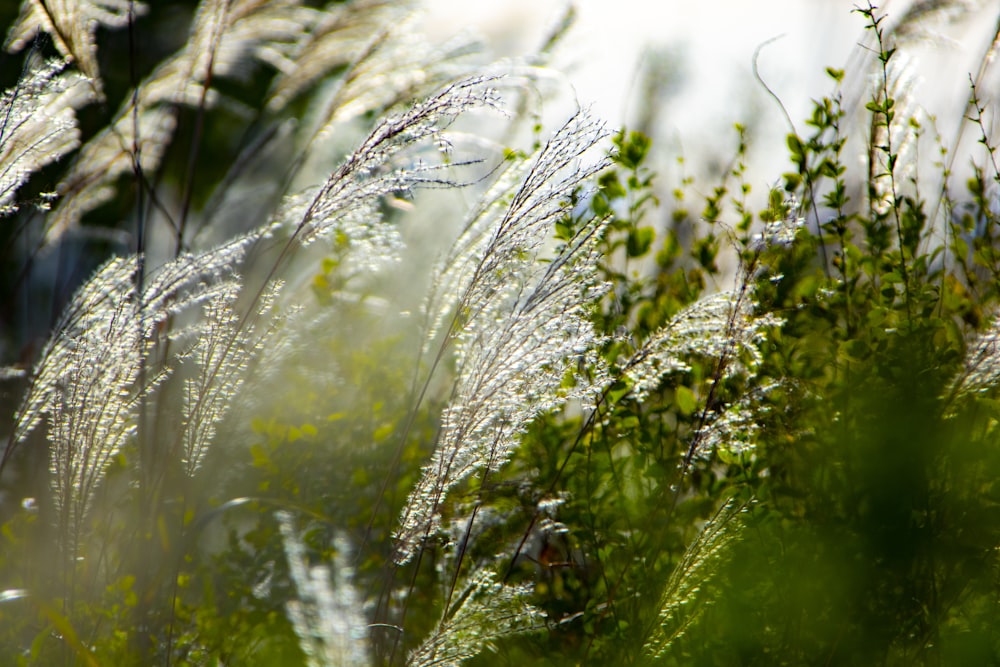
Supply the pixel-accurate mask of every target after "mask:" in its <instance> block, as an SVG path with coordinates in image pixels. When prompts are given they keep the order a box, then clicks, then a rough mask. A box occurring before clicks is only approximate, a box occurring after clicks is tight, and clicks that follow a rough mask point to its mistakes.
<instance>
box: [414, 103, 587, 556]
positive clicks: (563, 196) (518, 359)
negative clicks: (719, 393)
mask: <svg viewBox="0 0 1000 667" xmlns="http://www.w3.org/2000/svg"><path fill="white" fill-rule="evenodd" d="M603 136H604V128H603V126H602V125H601V124H600V123H599V122H597V121H595V120H594V119H592V118H591V117H590V116H589V115H588V114H587V113H586V112H582V111H581V112H579V113H577V114H576V115H574V116H573V118H571V119H570V120H569V121H568V122H567V123H566V124H565V125H564V126H563V127H562V128H561V129H560V130H559V131H558V132H556V134H555V135H554V136H553V137H552V139H550V140H549V142H548V143H547V144H546V146H545V147H544V148H543V149H542V150H541V151H540V152H539V154H538V156H537V157H536V159H535V161H534V163H533V165H532V168H531V169H530V170H529V172H528V173H527V176H526V178H525V180H524V182H523V183H522V184H521V187H520V188H519V189H518V190H517V191H516V192H515V193H514V196H513V200H512V201H511V203H510V205H509V206H508V208H507V210H506V212H505V214H504V216H503V217H502V218H501V219H500V220H499V222H498V224H497V226H496V227H495V231H494V232H493V236H492V239H491V241H490V243H489V244H488V245H487V246H486V247H485V248H484V249H483V253H482V255H480V256H479V257H475V256H471V257H469V258H467V260H468V261H470V262H473V263H474V264H475V266H476V269H475V271H474V272H472V275H471V276H470V279H469V282H468V283H467V284H466V285H465V286H464V287H460V289H461V290H463V291H464V294H463V296H462V297H461V299H460V300H459V302H458V304H457V313H456V315H455V320H454V321H453V323H452V326H451V329H450V330H449V332H448V338H453V339H454V341H455V342H456V344H457V345H456V348H457V349H456V354H457V367H458V377H457V379H456V382H455V390H454V395H453V399H452V401H451V403H450V405H449V406H448V408H447V409H446V410H445V412H444V414H443V416H442V425H441V431H440V435H439V438H438V443H437V445H436V447H435V450H434V454H433V457H432V460H431V462H430V463H429V464H428V465H427V466H426V467H425V468H424V471H423V474H422V476H421V479H420V481H419V482H418V483H417V487H416V488H415V489H414V490H413V491H412V492H411V494H410V498H409V502H408V503H407V506H406V508H405V509H404V510H403V513H402V517H401V519H400V528H399V529H398V531H397V533H396V540H397V554H396V558H397V562H400V563H403V562H406V561H408V560H409V559H410V558H412V557H413V555H414V554H415V553H416V551H417V548H418V546H419V544H420V543H421V541H422V540H423V539H424V538H425V537H427V536H429V535H430V534H431V533H433V532H434V531H435V530H437V528H438V525H439V521H440V507H441V503H442V501H443V499H444V497H445V495H446V494H447V492H448V490H449V489H451V488H452V487H454V486H455V485H456V484H458V483H459V482H460V481H462V480H464V479H466V478H467V477H469V476H470V475H471V474H472V473H473V472H475V471H477V470H482V471H483V473H484V474H490V473H492V472H494V471H496V470H498V469H499V468H500V467H501V466H503V465H504V464H505V463H506V461H507V459H508V458H509V457H510V454H511V451H512V450H513V448H514V447H516V445H517V440H518V438H519V437H520V435H521V433H522V432H523V431H524V429H525V428H526V427H527V425H528V424H529V423H530V422H531V420H532V419H534V418H535V417H536V416H537V415H538V414H540V413H542V412H545V411H548V410H552V409H555V408H557V407H559V406H560V405H562V404H564V403H565V402H566V401H567V400H570V399H583V400H589V399H592V398H593V396H592V391H593V386H594V385H595V384H600V383H601V382H602V381H603V375H602V369H603V365H602V363H601V362H600V360H599V359H598V358H597V357H596V352H595V350H596V349H597V348H598V347H599V346H600V343H601V337H600V335H599V334H598V333H597V332H596V331H595V330H594V327H593V324H592V322H591V321H590V318H589V316H588V315H589V310H588V309H589V308H590V306H591V304H592V303H593V301H594V300H595V299H597V298H599V297H600V295H601V294H602V293H603V290H604V289H605V286H604V285H603V284H602V283H600V281H599V279H598V277H597V269H596V265H597V261H598V254H597V243H598V240H599V237H600V234H601V230H602V229H603V227H604V221H602V220H592V221H591V222H590V223H588V224H586V225H584V226H583V227H582V228H581V229H580V230H579V231H578V233H577V235H576V236H575V237H574V238H573V239H572V240H570V241H569V242H568V243H566V244H565V245H563V246H561V247H560V248H559V249H557V251H556V253H555V255H554V257H552V258H551V259H550V260H548V261H545V260H544V259H543V258H542V251H543V245H544V243H545V241H546V240H547V239H548V238H549V235H550V234H551V230H552V229H553V228H554V225H555V222H556V221H557V220H559V219H560V218H562V217H563V216H565V215H567V214H568V213H569V209H570V207H571V205H570V202H571V201H572V197H571V195H572V193H574V192H576V191H577V190H578V189H579V188H580V186H581V184H582V183H584V182H585V181H586V180H587V179H589V178H590V177H591V176H593V175H594V174H595V173H597V172H598V171H599V170H600V169H602V168H603V167H604V165H605V163H604V161H603V160H598V161H595V162H592V163H590V164H580V161H581V160H582V159H583V156H584V154H585V153H586V152H587V151H588V150H589V149H590V148H592V147H593V146H594V145H595V144H596V143H597V142H598V141H600V139H601V138H602V137H603ZM477 248H478V246H476V245H473V247H472V249H473V250H476V249H477ZM447 343H448V341H445V344H447ZM581 359H585V361H586V364H587V365H588V366H589V367H590V368H592V369H594V376H593V377H591V378H583V377H573V378H572V379H571V380H569V379H568V376H571V375H572V376H577V375H578V374H577V373H576V372H575V371H576V368H577V364H578V362H579V361H580V360H581Z"/></svg>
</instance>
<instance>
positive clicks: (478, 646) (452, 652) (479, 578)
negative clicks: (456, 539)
mask: <svg viewBox="0 0 1000 667" xmlns="http://www.w3.org/2000/svg"><path fill="white" fill-rule="evenodd" d="M496 579H497V575H496V573H494V572H491V571H490V570H480V571H479V572H477V573H476V574H475V575H473V576H472V578H471V580H469V581H468V582H467V583H466V584H465V586H464V587H463V589H462V590H461V591H460V594H459V596H458V599H457V601H456V602H455V603H454V604H452V606H451V608H450V609H447V610H445V613H444V616H443V617H442V619H441V622H440V623H439V624H438V626H437V628H435V630H434V632H432V633H431V635H430V637H428V638H427V639H426V640H425V641H424V642H423V643H422V644H421V645H420V646H419V647H417V648H416V649H414V650H413V651H412V652H411V653H410V654H409V656H407V660H406V664H407V665H408V666H409V667H437V666H440V667H457V666H458V665H461V664H462V663H463V662H464V661H466V660H469V659H471V658H474V657H475V656H477V655H479V653H481V652H482V650H483V649H484V648H492V646H493V643H494V642H496V641H497V640H500V639H503V638H504V637H511V636H513V635H518V634H522V633H524V632H531V631H532V630H538V629H540V628H542V627H544V625H543V624H544V621H545V613H544V612H542V611H541V610H539V609H538V608H537V607H534V606H532V605H531V604H529V603H528V602H527V597H528V596H529V595H530V594H531V587H530V586H528V585H521V586H505V585H503V584H502V583H500V582H498V581H497V580H496Z"/></svg>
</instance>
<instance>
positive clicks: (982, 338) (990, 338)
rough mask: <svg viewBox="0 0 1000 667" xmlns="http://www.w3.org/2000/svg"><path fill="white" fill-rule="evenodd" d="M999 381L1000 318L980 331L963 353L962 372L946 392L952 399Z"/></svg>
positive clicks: (986, 387) (991, 385)
mask: <svg viewBox="0 0 1000 667" xmlns="http://www.w3.org/2000/svg"><path fill="white" fill-rule="evenodd" d="M998 383H1000V318H996V319H994V320H993V324H992V325H990V327H989V328H988V329H987V330H985V331H983V332H982V333H980V334H979V335H978V336H977V337H976V339H975V341H973V342H972V343H971V344H970V345H969V346H968V350H967V351H966V353H965V361H964V364H963V369H962V372H961V373H960V374H959V375H958V377H956V378H955V379H954V380H953V381H952V383H951V388H950V390H949V392H948V395H949V397H951V398H952V399H954V398H959V397H962V396H969V395H972V394H979V393H984V392H987V391H989V390H991V389H994V388H995V387H996V386H997V385H998Z"/></svg>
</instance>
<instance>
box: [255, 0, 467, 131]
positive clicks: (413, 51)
mask: <svg viewBox="0 0 1000 667" xmlns="http://www.w3.org/2000/svg"><path fill="white" fill-rule="evenodd" d="M413 16H414V3H413V2H409V1H404V2H387V1H386V0H359V1H357V2H350V3H345V4H343V5H337V6H335V7H330V8H328V9H327V10H326V11H325V13H324V15H323V18H322V20H321V21H320V22H319V23H318V24H317V25H316V27H315V29H314V30H313V31H312V33H311V35H310V37H309V39H308V40H307V41H306V42H305V43H304V44H303V45H302V48H301V51H300V52H299V53H297V54H296V56H295V58H294V60H293V61H292V62H290V63H289V67H285V68H282V70H281V73H280V74H279V75H278V76H277V77H276V79H275V81H274V83H273V84H272V90H271V96H270V99H269V100H268V102H267V106H268V108H269V109H271V110H273V111H276V110H279V109H282V108H284V106H285V105H286V104H288V102H289V101H291V100H292V99H294V98H295V97H296V96H298V95H299V94H300V93H301V92H302V91H303V90H306V89H308V88H309V87H311V86H313V85H314V84H315V83H316V82H317V81H318V80H319V79H320V78H321V77H322V76H325V75H326V74H327V73H328V72H331V71H334V70H336V69H337V68H341V67H344V68H346V70H345V72H344V73H343V75H342V76H341V78H340V79H339V81H338V82H337V85H338V87H337V88H336V89H335V92H334V94H333V95H332V96H331V98H330V100H329V102H327V103H326V105H325V108H326V110H325V111H324V112H322V117H323V118H324V120H322V121H321V123H320V124H321V126H322V127H325V128H329V127H330V126H331V125H332V124H334V123H335V122H337V121H343V120H347V119H349V118H352V117H354V116H357V115H359V114H361V113H365V112H367V111H372V110H376V109H384V108H388V107H391V106H392V105H394V104H396V103H399V102H401V101H403V100H405V99H413V98H416V97H420V96H422V95H426V94H428V93H429V92H430V89H431V88H436V87H439V86H440V85H441V84H442V83H443V82H444V81H446V80H449V79H455V78H457V77H458V76H460V75H461V74H466V73H467V68H461V69H460V68H458V67H456V66H455V65H454V64H452V61H453V60H454V58H455V57H456V56H458V55H461V54H462V53H464V52H466V51H467V50H468V49H467V47H468V43H467V42H464V41H463V42H458V43H456V44H455V45H444V47H442V46H435V45H431V44H428V43H427V41H426V39H423V38H420V37H418V36H416V35H415V34H413V32H412V28H413V26H412V22H413V20H412V19H413Z"/></svg>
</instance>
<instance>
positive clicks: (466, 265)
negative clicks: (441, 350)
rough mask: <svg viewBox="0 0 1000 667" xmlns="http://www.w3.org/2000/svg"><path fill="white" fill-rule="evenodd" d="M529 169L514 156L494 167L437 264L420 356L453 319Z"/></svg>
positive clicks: (528, 164)
mask: <svg viewBox="0 0 1000 667" xmlns="http://www.w3.org/2000/svg"><path fill="white" fill-rule="evenodd" d="M530 168H531V161H530V158H529V156H521V155H518V154H514V153H511V154H509V155H508V156H506V159H505V160H504V162H503V164H501V165H500V166H499V167H497V170H496V172H495V180H494V182H493V183H492V184H491V185H490V187H489V188H488V189H487V190H486V192H484V193H483V194H482V195H480V196H479V198H478V199H477V201H476V203H475V205H474V206H473V208H472V210H471V211H470V212H469V213H468V215H467V217H466V221H465V223H464V225H463V228H462V231H461V233H460V234H459V235H458V237H457V238H456V239H455V241H454V242H453V243H452V244H451V247H450V248H449V250H448V251H447V253H446V254H445V255H444V256H443V257H442V258H441V259H440V260H439V261H438V262H437V263H436V265H435V267H434V271H433V277H432V282H431V286H430V290H429V291H428V295H427V298H426V300H425V302H424V304H423V312H424V316H425V317H426V318H427V325H426V332H425V337H424V344H423V348H422V349H421V354H427V352H428V351H429V350H430V348H431V346H432V345H433V344H434V342H435V340H436V339H437V337H438V335H439V334H440V333H441V330H442V328H443V327H444V325H445V322H446V321H447V320H448V318H453V317H454V314H455V308H456V305H457V304H458V302H459V301H460V300H461V298H462V294H463V292H465V291H466V290H468V287H469V285H471V284H472V281H473V276H475V274H476V271H477V270H478V267H479V262H480V261H481V259H482V257H484V256H485V255H486V250H487V248H488V247H489V245H490V244H491V243H492V242H493V240H494V234H495V232H496V227H497V224H498V221H499V220H501V219H502V218H503V216H504V215H505V214H506V212H507V207H508V206H509V205H510V194H511V193H512V192H516V191H517V189H518V188H519V187H520V185H521V183H522V181H523V180H524V179H525V178H526V176H527V173H528V170H529V169H530ZM452 328H453V327H452ZM452 328H449V330H448V331H447V332H446V333H447V334H448V335H451V334H452V333H453V331H452V330H451V329H452Z"/></svg>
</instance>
